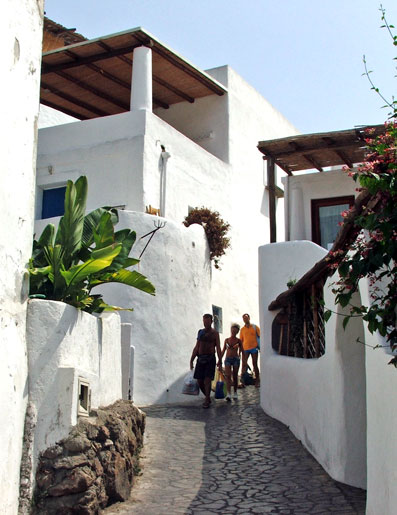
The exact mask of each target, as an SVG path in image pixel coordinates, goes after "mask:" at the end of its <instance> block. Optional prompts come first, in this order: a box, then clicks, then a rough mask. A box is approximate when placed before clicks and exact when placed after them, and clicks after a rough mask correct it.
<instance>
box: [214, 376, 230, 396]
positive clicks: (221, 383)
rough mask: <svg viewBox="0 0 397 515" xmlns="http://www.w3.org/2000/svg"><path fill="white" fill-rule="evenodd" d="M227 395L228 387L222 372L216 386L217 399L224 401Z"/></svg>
mask: <svg viewBox="0 0 397 515" xmlns="http://www.w3.org/2000/svg"><path fill="white" fill-rule="evenodd" d="M226 394H227V387H226V382H225V378H224V377H223V374H222V372H219V374H218V381H217V382H216V386H215V399H224V398H225V397H226Z"/></svg>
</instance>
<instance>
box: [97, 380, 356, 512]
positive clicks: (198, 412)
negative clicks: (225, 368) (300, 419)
mask: <svg viewBox="0 0 397 515" xmlns="http://www.w3.org/2000/svg"><path fill="white" fill-rule="evenodd" d="M239 394H240V398H239V400H238V401H236V402H234V401H232V403H227V402H226V401H224V400H218V401H214V400H212V404H211V407H210V408H209V409H208V410H204V409H202V408H201V403H202V399H203V398H202V397H201V396H200V397H199V398H194V401H192V402H191V403H189V404H188V405H168V406H150V407H148V408H144V411H145V412H146V414H147V429H146V437H145V447H144V449H143V452H142V459H141V466H142V469H143V474H142V476H140V477H139V479H138V480H137V482H136V484H135V486H134V488H133V491H132V497H131V500H129V501H127V502H126V503H120V504H118V505H113V506H111V507H109V508H108V509H107V510H105V513H106V515H110V514H116V513H117V514H138V515H161V514H167V515H174V514H186V515H201V514H202V515H204V514H205V515H211V514H222V515H223V514H232V513H236V514H239V515H245V514H254V513H256V514H259V513H283V514H302V515H307V514H311V513H316V514H321V513H339V514H345V515H348V514H352V513H361V514H364V513H365V492H364V491H363V490H360V489H358V488H352V487H348V486H346V485H343V484H341V483H338V482H336V481H334V480H332V479H331V478H330V477H329V476H328V475H327V474H326V473H325V471H324V470H323V469H322V467H321V466H320V465H319V464H318V463H317V462H316V461H315V460H314V458H313V457H312V456H311V455H310V454H309V453H308V452H307V451H306V450H305V448H304V447H303V446H302V445H301V443H300V442H299V441H298V440H296V438H295V437H294V436H293V435H292V433H291V432H290V431H289V430H288V428H287V427H286V426H284V425H283V424H281V423H280V422H278V421H276V420H274V419H272V418H270V417H268V416H267V415H266V414H265V413H264V412H263V410H262V409H261V408H260V406H259V392H258V390H257V389H256V388H254V387H248V388H245V390H239Z"/></svg>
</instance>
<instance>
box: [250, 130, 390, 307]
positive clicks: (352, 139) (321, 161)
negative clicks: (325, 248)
mask: <svg viewBox="0 0 397 515" xmlns="http://www.w3.org/2000/svg"><path fill="white" fill-rule="evenodd" d="M367 129H371V132H372V135H373V136H376V135H379V134H382V133H383V132H384V130H385V128H384V125H374V126H365V127H360V128H357V129H349V130H344V131H335V132H324V133H316V134H303V135H298V136H290V137H287V138H281V139H276V140H269V141H261V142H259V144H258V149H259V150H260V152H262V154H263V159H265V160H266V161H267V183H268V189H269V210H270V215H269V218H270V241H271V243H273V242H275V241H276V221H275V214H276V213H275V211H276V186H275V174H274V171H275V165H276V164H277V165H278V166H279V167H280V168H281V169H282V170H284V171H285V172H286V173H287V174H288V175H290V176H291V175H293V172H297V171H301V170H309V169H313V168H315V169H317V170H318V171H319V172H323V171H324V168H326V167H330V166H338V165H339V166H340V165H346V166H348V167H349V168H351V167H352V166H353V165H354V164H356V163H362V162H363V161H364V160H365V152H366V143H365V137H366V136H365V131H366V130H367ZM377 204H378V200H377V199H376V198H372V195H371V194H370V193H369V192H368V191H367V190H365V189H364V190H363V191H362V192H361V194H360V195H359V196H358V197H357V199H356V201H355V204H354V206H353V208H352V209H351V212H350V213H349V215H348V216H347V218H345V220H344V224H343V226H342V227H341V229H340V231H339V233H338V235H337V237H336V239H335V242H334V244H333V246H332V249H331V253H329V254H327V256H325V257H324V258H323V259H321V260H320V261H318V262H317V263H316V264H315V265H314V267H313V268H311V269H310V270H309V271H308V272H307V273H306V274H305V275H304V276H303V277H301V278H300V279H299V281H297V283H296V284H295V285H294V286H292V288H291V289H289V290H287V291H285V292H283V293H281V294H280V295H279V296H278V297H277V298H276V299H275V300H273V301H272V302H271V303H270V305H269V308H268V309H269V310H275V309H280V308H282V307H285V306H287V305H288V303H289V302H290V301H291V298H292V297H293V296H294V295H295V294H296V293H299V292H302V291H304V290H305V289H307V288H309V287H311V286H312V285H313V284H315V283H316V282H318V281H323V280H324V278H325V277H327V276H328V275H330V274H331V273H332V272H331V268H330V266H329V265H330V263H332V261H333V258H331V257H330V256H332V252H335V251H337V250H342V251H344V252H345V251H346V249H347V246H348V244H349V243H350V242H351V241H353V240H354V238H355V237H356V236H357V231H358V229H357V227H356V226H355V223H354V221H355V218H356V217H357V216H359V215H360V214H361V213H362V212H363V209H364V208H365V209H368V208H369V209H375V208H376V207H377Z"/></svg>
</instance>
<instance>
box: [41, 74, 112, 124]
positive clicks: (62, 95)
mask: <svg viewBox="0 0 397 515" xmlns="http://www.w3.org/2000/svg"><path fill="white" fill-rule="evenodd" d="M41 86H42V88H43V89H45V90H48V91H50V92H51V93H52V94H54V95H56V96H58V97H60V98H63V99H64V100H67V101H68V102H70V103H72V104H75V105H78V106H80V107H82V108H83V109H85V110H86V111H90V112H91V113H95V114H97V115H98V116H107V115H108V113H105V111H102V109H98V108H97V107H95V106H93V105H91V104H89V103H87V102H83V101H82V100H77V99H76V98H74V97H72V96H71V95H68V94H67V93H64V92H63V91H60V90H59V89H57V88H54V87H52V86H50V85H49V84H47V83H45V82H43V81H41ZM58 110H59V107H58Z"/></svg>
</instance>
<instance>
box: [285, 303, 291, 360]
mask: <svg viewBox="0 0 397 515" xmlns="http://www.w3.org/2000/svg"><path fill="white" fill-rule="evenodd" d="M287 313H288V325H287V352H286V355H287V356H289V349H290V339H291V304H288V309H287Z"/></svg>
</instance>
